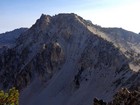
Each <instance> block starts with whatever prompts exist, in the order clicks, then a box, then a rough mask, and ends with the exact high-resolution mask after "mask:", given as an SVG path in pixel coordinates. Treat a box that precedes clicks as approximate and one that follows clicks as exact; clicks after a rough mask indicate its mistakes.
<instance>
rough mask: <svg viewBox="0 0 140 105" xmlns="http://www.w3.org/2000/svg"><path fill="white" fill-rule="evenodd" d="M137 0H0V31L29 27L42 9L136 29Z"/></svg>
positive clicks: (138, 16)
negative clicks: (74, 14)
mask: <svg viewBox="0 0 140 105" xmlns="http://www.w3.org/2000/svg"><path fill="white" fill-rule="evenodd" d="M139 12H140V0H1V1H0V14H1V16H0V33H2V32H5V31H10V30H13V29H16V28H20V27H31V25H33V24H34V23H35V21H36V20H37V19H38V18H39V17H40V15H41V14H42V13H44V14H49V15H55V14H58V13H76V14H78V15H80V16H82V17H83V18H85V19H89V20H91V21H92V22H93V24H98V25H101V26H104V27H122V28H125V29H127V30H130V31H134V32H137V33H138V32H140V14H139Z"/></svg>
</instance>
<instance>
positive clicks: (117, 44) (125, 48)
mask: <svg viewBox="0 0 140 105" xmlns="http://www.w3.org/2000/svg"><path fill="white" fill-rule="evenodd" d="M130 33H131V34H130ZM124 36H125V37H127V36H129V39H126V38H125V37H124ZM131 36H134V37H131ZM114 37H115V38H114ZM122 38H124V40H122ZM125 39H126V40H125ZM139 39H140V36H139V35H137V34H135V33H132V32H129V31H126V30H124V29H119V28H117V29H110V28H109V29H107V28H102V27H100V26H97V25H94V24H92V23H91V22H89V21H87V20H84V19H83V18H82V17H80V16H78V15H76V14H74V13H71V14H58V15H55V16H50V15H44V14H42V15H41V17H40V18H39V19H38V20H37V21H36V23H35V24H34V25H33V26H32V27H31V28H29V29H27V30H26V31H24V32H22V33H21V34H20V36H19V37H18V39H16V42H15V46H14V47H12V48H7V49H2V50H1V53H0V88H1V89H4V90H7V89H9V88H11V87H13V86H15V87H16V88H17V89H18V90H19V91H20V105H92V104H93V99H94V98H95V97H97V98H99V99H103V100H104V101H106V102H109V101H111V100H112V99H113V96H114V95H115V93H116V92H117V91H118V90H119V89H121V88H122V87H126V88H129V89H136V88H138V87H139V86H140V82H139V80H140V73H139V69H137V68H139V42H140V41H137V42H135V41H133V40H139ZM128 42H129V43H128ZM135 45H136V47H135ZM132 52H134V53H132ZM135 58H137V60H136V59H135ZM134 65H135V66H136V67H137V68H135V66H134Z"/></svg>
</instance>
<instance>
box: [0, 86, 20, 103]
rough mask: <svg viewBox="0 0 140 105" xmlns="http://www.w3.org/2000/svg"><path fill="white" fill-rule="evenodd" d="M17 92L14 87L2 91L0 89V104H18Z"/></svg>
mask: <svg viewBox="0 0 140 105" xmlns="http://www.w3.org/2000/svg"><path fill="white" fill-rule="evenodd" d="M18 101H19V92H18V90H16V88H15V87H13V88H11V89H9V90H8V92H4V91H3V90H0V105H19V102H18Z"/></svg>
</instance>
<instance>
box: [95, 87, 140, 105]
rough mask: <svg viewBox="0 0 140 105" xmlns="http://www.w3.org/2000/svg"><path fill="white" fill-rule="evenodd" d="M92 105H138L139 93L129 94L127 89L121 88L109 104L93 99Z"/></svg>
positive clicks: (132, 92)
mask: <svg viewBox="0 0 140 105" xmlns="http://www.w3.org/2000/svg"><path fill="white" fill-rule="evenodd" d="M93 105H140V91H136V90H134V91H131V92H130V91H128V90H127V88H122V89H121V90H120V91H118V92H117V93H116V94H115V95H114V97H113V100H112V101H111V102H109V103H106V102H104V101H103V100H98V99H97V98H95V99H94V104H93Z"/></svg>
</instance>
